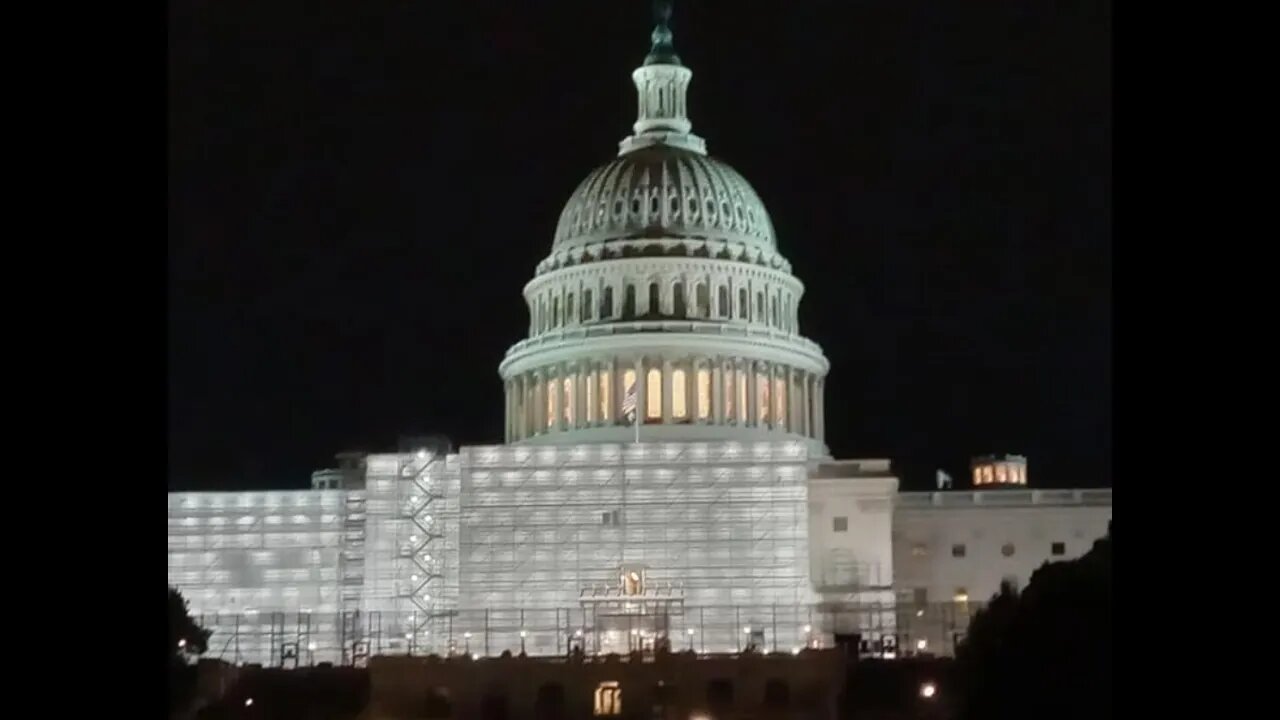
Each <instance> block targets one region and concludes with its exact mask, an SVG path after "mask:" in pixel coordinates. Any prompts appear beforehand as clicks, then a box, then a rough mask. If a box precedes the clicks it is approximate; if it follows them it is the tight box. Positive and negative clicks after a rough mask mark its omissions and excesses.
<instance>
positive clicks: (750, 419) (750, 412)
mask: <svg viewBox="0 0 1280 720" xmlns="http://www.w3.org/2000/svg"><path fill="white" fill-rule="evenodd" d="M743 369H744V370H746V373H747V412H746V415H745V417H746V422H745V423H743V424H744V425H747V426H748V427H754V426H755V425H756V423H758V422H759V421H760V412H759V407H758V405H757V404H756V401H757V400H758V398H757V397H756V390H757V389H758V388H757V387H756V363H755V361H754V360H749V361H747V363H746V367H745V368H743Z"/></svg>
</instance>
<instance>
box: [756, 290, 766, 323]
mask: <svg viewBox="0 0 1280 720" xmlns="http://www.w3.org/2000/svg"><path fill="white" fill-rule="evenodd" d="M764 317H765V315H764V293H762V292H757V293H756V322H762V321H763V320H764Z"/></svg>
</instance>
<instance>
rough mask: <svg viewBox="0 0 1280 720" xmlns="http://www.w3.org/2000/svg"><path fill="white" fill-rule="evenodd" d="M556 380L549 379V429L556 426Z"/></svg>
mask: <svg viewBox="0 0 1280 720" xmlns="http://www.w3.org/2000/svg"><path fill="white" fill-rule="evenodd" d="M557 394H558V393H557V392H556V381H555V380H548V381H547V429H548V430H550V429H551V428H553V427H555V426H556V407H557V405H556V395H557Z"/></svg>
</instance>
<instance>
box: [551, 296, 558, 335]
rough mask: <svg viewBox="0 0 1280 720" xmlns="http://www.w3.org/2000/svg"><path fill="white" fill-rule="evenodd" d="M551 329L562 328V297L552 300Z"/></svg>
mask: <svg viewBox="0 0 1280 720" xmlns="http://www.w3.org/2000/svg"><path fill="white" fill-rule="evenodd" d="M551 327H552V328H553V329H554V328H558V327H560V296H558V295H557V296H556V297H553V298H551Z"/></svg>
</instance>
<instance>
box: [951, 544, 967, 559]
mask: <svg viewBox="0 0 1280 720" xmlns="http://www.w3.org/2000/svg"><path fill="white" fill-rule="evenodd" d="M951 557H957V558H962V557H964V543H956V544H955V545H952V546H951Z"/></svg>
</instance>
